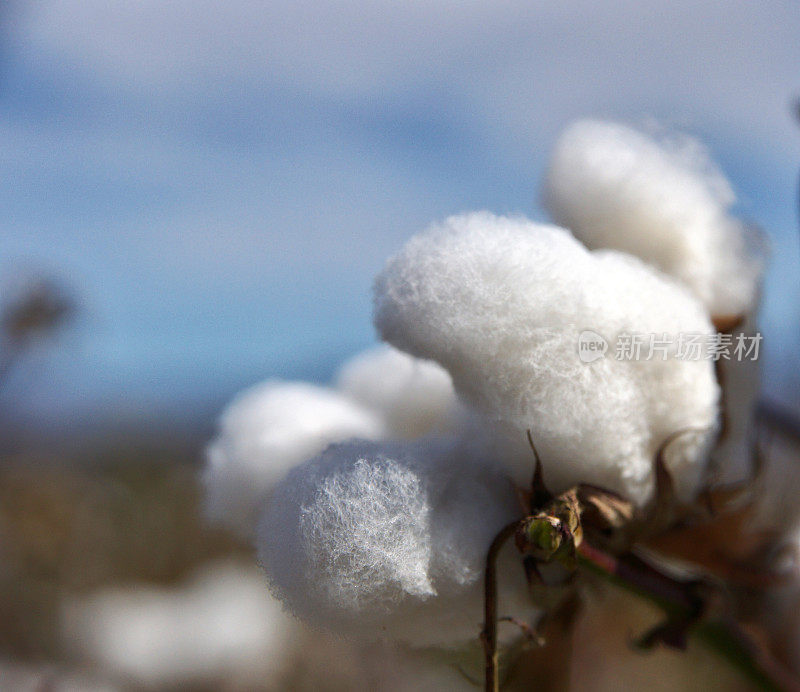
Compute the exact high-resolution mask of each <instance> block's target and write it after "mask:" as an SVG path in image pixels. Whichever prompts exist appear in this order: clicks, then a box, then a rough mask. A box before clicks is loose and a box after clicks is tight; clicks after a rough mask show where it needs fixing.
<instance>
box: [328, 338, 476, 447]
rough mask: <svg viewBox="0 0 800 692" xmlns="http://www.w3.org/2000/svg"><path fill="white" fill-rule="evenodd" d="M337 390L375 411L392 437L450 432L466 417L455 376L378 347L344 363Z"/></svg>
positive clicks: (425, 363) (427, 363) (388, 348)
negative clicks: (454, 387)
mask: <svg viewBox="0 0 800 692" xmlns="http://www.w3.org/2000/svg"><path fill="white" fill-rule="evenodd" d="M337 386H338V388H339V390H341V391H342V392H343V393H345V394H347V395H348V396H350V397H351V398H352V399H354V400H355V401H357V402H358V403H359V404H361V405H362V406H364V407H365V408H368V409H370V410H372V411H376V412H378V413H379V414H380V415H381V416H382V417H383V419H384V421H385V424H386V427H387V430H388V433H389V435H390V436H391V437H396V438H405V439H414V438H418V437H422V436H424V435H427V434H429V433H450V432H454V431H455V430H456V429H457V428H458V426H459V424H460V423H461V422H462V420H463V418H464V411H463V408H462V407H461V405H460V404H459V402H458V399H457V398H456V394H455V391H454V389H453V381H452V380H451V378H450V375H449V374H448V373H447V371H446V370H444V369H443V368H442V367H441V366H440V365H438V364H437V363H434V362H432V361H428V360H420V359H418V358H412V357H411V356H409V355H407V354H405V353H402V352H401V351H398V350H397V349H394V348H391V347H390V346H385V345H383V346H379V347H377V348H374V349H371V350H369V351H365V352H364V353H361V354H359V355H357V356H355V357H354V358H353V359H352V360H350V361H348V362H347V363H345V364H344V366H343V367H342V368H341V370H340V371H339V374H338V376H337Z"/></svg>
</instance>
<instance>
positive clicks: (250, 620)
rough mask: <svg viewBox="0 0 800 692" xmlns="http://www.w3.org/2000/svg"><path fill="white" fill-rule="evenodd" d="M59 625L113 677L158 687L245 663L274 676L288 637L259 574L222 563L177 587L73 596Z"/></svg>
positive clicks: (292, 630)
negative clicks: (267, 664)
mask: <svg viewBox="0 0 800 692" xmlns="http://www.w3.org/2000/svg"><path fill="white" fill-rule="evenodd" d="M62 624H63V633H64V634H63V636H64V638H65V640H66V641H65V643H66V645H67V646H68V648H70V649H71V650H73V651H74V652H76V653H77V654H79V655H81V656H83V657H84V658H86V659H88V660H89V661H92V662H93V663H94V664H95V665H97V666H100V667H101V668H102V669H103V670H104V671H106V672H107V673H109V674H111V675H113V676H115V677H118V678H121V679H125V680H128V681H131V682H134V683H136V684H137V685H144V686H146V687H152V688H158V689H163V688H164V687H168V686H174V685H179V684H181V683H184V684H185V683H189V682H194V683H197V682H201V681H210V680H220V679H222V678H223V677H224V676H226V675H229V674H230V673H231V672H232V671H241V670H242V669H247V668H248V667H251V668H253V667H257V668H259V670H261V671H263V672H264V673H265V674H275V675H277V674H278V673H279V664H280V662H281V661H282V660H285V658H286V656H287V654H288V653H289V652H290V651H291V649H292V647H293V645H294V641H295V636H296V627H295V625H294V624H293V622H292V620H291V618H289V617H288V616H287V615H286V614H285V613H284V612H283V611H282V609H281V607H280V605H279V604H278V603H277V602H276V601H274V600H273V599H272V598H271V597H270V595H269V591H268V589H267V585H266V583H265V582H264V579H263V575H261V574H260V573H259V572H258V570H255V571H254V568H245V567H241V566H238V565H235V564H224V563H222V564H218V565H213V566H211V567H209V568H206V569H204V570H203V571H201V572H199V573H198V574H197V575H196V576H195V577H194V578H193V579H192V580H190V581H189V582H188V583H186V584H184V585H183V586H182V587H179V588H171V589H164V588H153V587H137V588H133V587H129V588H114V589H108V590H104V591H100V592H97V593H95V594H91V595H89V596H85V597H82V598H79V599H74V600H72V601H70V602H68V603H67V604H66V606H65V608H64V612H63V618H62ZM265 661H272V666H271V668H270V669H269V670H265V669H264V662H265ZM264 682H266V680H264Z"/></svg>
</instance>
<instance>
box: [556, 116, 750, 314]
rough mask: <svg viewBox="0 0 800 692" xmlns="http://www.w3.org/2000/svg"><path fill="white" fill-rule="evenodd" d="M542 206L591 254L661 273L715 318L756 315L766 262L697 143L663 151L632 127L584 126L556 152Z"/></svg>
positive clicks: (567, 135)
mask: <svg viewBox="0 0 800 692" xmlns="http://www.w3.org/2000/svg"><path fill="white" fill-rule="evenodd" d="M543 202H544V205H545V206H546V208H547V209H548V211H549V212H550V214H551V216H552V218H553V220H554V221H555V222H556V223H558V224H560V225H562V226H564V227H566V228H569V229H570V230H572V232H573V233H574V234H575V235H576V236H577V237H578V238H579V239H580V240H582V241H583V242H584V243H586V245H587V246H588V247H590V248H614V249H617V250H623V251H625V252H629V253H631V254H633V255H636V256H637V257H640V258H641V259H643V260H645V261H646V262H648V263H650V264H653V265H654V266H656V267H658V268H659V269H661V270H662V271H664V272H665V273H667V274H669V275H671V276H674V277H675V278H677V279H678V280H680V281H682V282H683V283H685V284H686V286H687V287H688V288H689V289H690V290H691V291H692V292H693V293H694V294H695V295H696V296H697V297H698V298H699V299H700V300H701V301H702V302H703V304H704V305H705V306H706V309H707V310H708V311H709V312H710V313H711V314H712V315H715V316H730V315H741V314H745V313H748V312H750V311H752V310H753V309H754V308H755V305H756V302H757V300H758V286H759V281H760V277H761V272H762V268H763V257H762V254H763V252H760V251H758V250H757V249H756V247H755V245H756V242H757V241H756V238H755V234H754V232H753V231H751V230H748V229H746V228H745V226H744V225H743V224H742V223H740V222H739V221H737V220H736V219H735V218H733V217H732V216H731V214H730V207H731V205H732V204H733V202H734V194H733V191H732V190H731V187H730V185H729V183H728V181H727V180H726V179H725V178H724V176H723V175H722V173H721V172H720V171H719V170H718V169H717V168H716V167H715V166H714V164H713V163H712V162H711V161H710V160H709V158H708V156H707V154H706V152H705V150H704V149H703V147H701V146H700V144H699V143H697V142H695V141H694V140H691V139H689V138H685V137H684V138H681V139H680V140H678V139H673V140H671V141H667V140H663V141H658V140H656V139H654V138H653V137H650V136H648V135H646V134H643V133H641V132H638V131H636V130H634V129H631V128H629V127H626V126H624V125H619V124H615V123H607V122H598V121H593V120H583V121H578V122H576V123H574V124H572V125H571V126H570V127H568V128H567V130H566V131H565V132H564V133H563V134H562V135H561V137H560V139H559V140H558V143H557V144H556V147H555V150H554V152H553V154H552V158H551V161H550V165H549V168H548V171H547V174H546V177H545V180H544V186H543Z"/></svg>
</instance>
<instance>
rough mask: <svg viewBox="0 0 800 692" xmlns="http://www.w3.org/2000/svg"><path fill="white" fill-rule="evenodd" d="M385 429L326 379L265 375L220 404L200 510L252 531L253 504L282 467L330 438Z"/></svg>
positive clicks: (288, 466) (244, 533)
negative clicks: (323, 383)
mask: <svg viewBox="0 0 800 692" xmlns="http://www.w3.org/2000/svg"><path fill="white" fill-rule="evenodd" d="M384 434H385V427H384V424H383V422H382V420H381V418H380V416H379V415H377V414H375V413H372V412H370V411H368V410H367V409H365V408H363V407H362V406H360V405H359V404H358V403H356V402H354V401H352V400H351V399H349V398H347V397H345V396H343V395H342V394H339V393H338V392H334V391H332V390H329V389H325V388H323V387H318V386H315V385H311V384H305V383H300V382H278V381H269V382H265V383H263V384H260V385H257V386H255V387H253V388H252V389H249V390H247V391H245V392H243V393H242V394H240V395H239V396H238V397H236V399H235V400H234V401H233V403H231V404H230V406H229V407H228V408H227V409H226V410H225V412H224V413H223V415H222V418H221V420H220V423H219V432H218V434H217V437H216V438H215V439H214V440H213V441H212V443H211V444H210V445H209V446H208V449H207V450H206V466H205V468H204V471H203V484H204V486H205V491H206V497H205V501H206V502H205V510H206V514H207V516H208V517H209V519H211V520H212V521H215V522H218V523H220V524H222V525H225V526H227V527H229V528H231V529H234V530H235V531H237V532H239V533H240V534H241V535H242V536H243V537H245V538H249V537H250V536H251V535H252V531H253V528H254V526H255V521H256V514H257V511H258V506H259V504H260V503H261V501H262V500H263V498H264V497H265V496H266V495H268V494H269V492H270V491H271V489H272V487H273V486H274V485H275V484H276V483H278V482H279V481H280V480H281V479H282V478H283V476H284V475H285V474H286V472H287V471H288V470H289V469H291V468H292V467H293V466H296V465H297V464H300V463H302V462H304V461H306V460H307V459H310V458H311V457H312V456H314V455H316V454H318V453H319V452H321V451H322V450H323V449H324V448H325V447H327V446H328V445H329V444H330V443H332V442H341V441H343V440H347V439H350V438H353V437H358V438H365V439H376V438H379V437H382V436H383V435H384Z"/></svg>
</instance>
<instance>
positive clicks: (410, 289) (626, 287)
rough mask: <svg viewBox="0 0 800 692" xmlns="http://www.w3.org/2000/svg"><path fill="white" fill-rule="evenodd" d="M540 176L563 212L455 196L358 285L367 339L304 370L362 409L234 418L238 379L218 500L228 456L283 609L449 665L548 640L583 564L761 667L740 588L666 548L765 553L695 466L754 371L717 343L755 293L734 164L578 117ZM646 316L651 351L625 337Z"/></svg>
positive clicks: (733, 497)
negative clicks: (444, 211)
mask: <svg viewBox="0 0 800 692" xmlns="http://www.w3.org/2000/svg"><path fill="white" fill-rule="evenodd" d="M545 199H546V200H547V203H548V208H549V210H550V212H551V214H552V215H553V217H554V219H555V220H556V222H558V223H561V224H562V225H563V226H565V227H561V226H556V225H548V224H542V223H535V222H533V221H530V220H528V219H526V218H524V217H522V216H514V217H508V216H497V215H494V214H491V213H489V212H485V211H484V212H473V213H466V214H460V215H456V216H452V217H449V218H447V219H445V220H443V221H441V222H439V223H436V224H433V225H432V226H430V227H429V228H427V229H425V230H423V231H422V232H420V233H418V234H417V235H415V236H413V237H412V238H411V239H410V240H408V242H407V243H406V244H405V245H404V246H403V247H402V248H401V249H400V250H399V252H397V254H395V255H394V256H393V257H391V258H390V259H389V260H388V261H387V263H386V265H385V267H384V268H383V270H382V271H381V272H380V273H379V274H378V276H377V278H376V280H375V283H374V324H375V327H376V330H377V333H378V335H379V336H380V337H381V339H382V340H383V341H385V342H386V345H385V346H383V347H380V348H378V349H376V350H372V351H368V352H366V353H364V354H360V355H358V356H356V357H355V358H354V359H352V360H351V361H350V362H348V363H346V364H345V365H344V366H343V367H342V368H341V369H340V371H339V373H338V374H337V376H336V378H335V381H334V383H333V385H332V387H331V388H316V390H315V391H316V392H317V395H320V394H321V393H322V392H324V396H326V397H334V398H336V400H337V401H338V402H339V403H340V404H343V402H347V406H348V407H351V408H352V409H354V410H358V411H359V412H361V415H362V418H361V419H359V420H360V422H359V424H358V425H354V426H352V427H353V428H359V426H360V429H353V430H351V431H348V430H346V429H345V428H346V426H341V425H339V424H338V423H337V424H336V425H333V424H332V422H333V420H334V419H335V416H334V417H329V418H328V423H330V425H328V426H327V428H326V430H325V431H323V432H317V433H314V434H311V435H310V436H309V433H308V432H307V431H306V430H305V428H304V427H303V426H305V425H310V423H307V422H304V421H301V419H303V418H304V417H306V416H308V415H313V414H314V409H313V407H305V408H304V407H302V406H292V405H282V406H278V407H277V408H279V409H281V415H277V414H276V415H271V414H270V415H269V416H264V415H263V410H259V408H258V407H255V408H253V409H252V413H253V415H252V416H250V414H246V415H243V414H241V413H239V414H235V413H234V412H235V411H236V409H237V407H238V406H239V404H237V402H234V404H233V405H232V407H231V409H230V410H229V411H228V412H227V413H226V414H225V415H224V416H223V419H222V423H221V427H220V433H219V435H218V437H217V439H216V441H215V442H214V443H212V445H211V447H210V448H209V453H208V457H207V466H206V470H205V480H206V488H207V494H208V504H209V506H211V507H214V506H216V507H217V510H215V511H212V512H211V514H216V515H217V517H218V518H221V519H224V517H225V515H226V514H234V513H235V512H233V511H232V510H231V509H229V508H233V509H236V508H237V505H236V503H230V504H229V505H226V504H225V503H220V502H216V503H215V499H214V498H215V493H217V492H218V488H222V489H223V490H222V491H221V494H222V496H223V497H228V496H229V495H230V496H234V495H236V492H237V491H236V488H235V485H232V484H230V483H229V482H228V481H227V477H230V476H231V473H232V472H234V471H235V473H236V474H239V475H236V476H235V477H237V478H239V479H242V478H248V477H249V478H251V479H253V480H254V482H253V483H252V484H251V485H252V486H254V487H255V486H258V492H252V488H250V489H248V491H249V492H248V494H246V495H244V497H246V498H247V499H246V500H245V504H246V507H247V509H246V512H245V513H244V514H246V516H247V520H246V521H245V522H241V523H242V524H243V525H246V527H247V534H248V535H249V536H251V537H252V540H253V544H254V547H255V549H256V553H257V556H258V560H259V562H260V564H261V565H262V567H263V568H264V570H265V572H266V574H267V576H268V578H269V582H270V588H271V589H272V591H273V594H274V595H275V597H276V598H278V599H279V600H280V601H281V602H282V603H283V604H284V606H285V607H286V609H287V610H288V611H289V612H291V613H292V614H293V615H294V616H296V617H297V618H299V619H300V620H302V621H304V622H306V623H308V624H310V625H312V626H317V627H322V628H327V629H329V630H331V631H335V632H337V633H339V634H341V635H342V636H346V637H348V638H352V639H356V640H358V639H360V640H367V641H373V640H386V641H390V642H395V643H400V644H402V645H403V646H405V647H411V648H416V649H424V650H436V651H438V652H440V653H441V655H442V656H443V659H447V660H450V661H455V660H458V661H459V668H460V669H461V670H463V669H464V668H463V661H464V659H463V658H461V657H462V656H469V655H474V654H475V653H476V652H477V653H478V654H479V657H482V662H483V663H482V665H483V668H484V673H485V687H486V689H487V690H495V689H497V688H498V685H499V681H500V670H501V668H502V667H503V666H502V665H501V663H502V662H503V661H505V662H508V661H511V660H513V658H514V656H515V655H521V654H520V652H521V651H522V650H523V649H524V648H525V647H524V646H523V644H524V643H525V642H527V645H528V646H531V645H532V644H531V642H533V643H534V644H538V645H539V646H541V645H542V641H545V644H544V646H543V648H542V649H541V655H542V659H541V664H542V666H543V668H547V665H548V661H547V656H548V650H549V649H548V647H549V646H551V645H550V644H548V643H547V641H548V638H553V637H555V638H558V637H559V636H561V637H564V636H568V635H564V632H568V631H569V623H571V622H574V617H575V612H576V608H577V604H579V602H580V600H581V598H590V597H591V589H587V585H588V584H591V583H592V582H593V581H594V580H596V579H597V578H601V579H602V578H605V579H607V580H609V581H611V582H612V583H615V584H622V585H624V586H627V587H628V588H630V589H631V590H632V591H633V592H634V593H636V594H638V595H640V596H642V595H643V596H645V597H648V598H650V599H651V600H652V601H653V602H654V603H656V604H657V605H659V606H660V607H662V608H663V609H664V611H665V617H666V619H665V622H664V623H663V624H662V625H660V626H658V627H656V628H654V630H653V631H652V632H649V633H647V634H646V635H644V636H643V637H642V639H641V640H640V643H641V644H642V645H643V646H653V645H655V644H659V643H660V644H664V645H668V646H678V647H680V646H681V645H684V644H685V640H686V638H687V637H688V636H689V635H696V636H697V637H698V638H699V639H701V640H704V641H706V643H708V644H709V645H710V646H711V647H712V648H716V649H717V650H718V651H721V652H722V653H723V655H727V656H728V658H729V660H730V662H732V663H733V664H734V665H736V666H738V667H739V668H741V669H742V670H743V671H744V672H746V673H747V674H749V675H751V676H755V677H759V676H761V678H762V679H771V677H770V676H771V675H772V674H773V673H774V669H772V668H769V667H766V668H765V663H764V662H765V660H767V658H768V656H767V655H766V654H765V653H764V652H763V651H761V650H760V649H759V646H758V644H757V642H755V640H753V639H752V638H751V637H750V635H749V634H747V633H746V632H745V631H744V630H742V629H741V628H740V627H739V626H738V625H737V624H736V621H735V618H734V617H733V616H734V615H735V612H734V611H729V610H727V609H725V608H722V609H721V610H712V609H711V607H710V605H709V604H711V603H719V602H721V601H722V600H724V599H723V597H722V596H721V594H720V592H719V588H718V586H717V582H716V581H714V580H712V579H707V578H706V577H705V572H702V571H701V572H700V573H699V576H697V577H696V578H692V579H684V578H682V577H680V576H677V575H676V573H675V571H674V566H675V564H676V563H675V560H678V561H679V564H681V565H684V569H686V565H689V564H691V563H692V562H693V561H694V562H696V563H697V565H699V566H701V567H702V570H708V571H709V572H710V573H712V574H715V575H718V576H720V578H726V577H729V576H731V575H735V576H736V577H737V578H738V577H740V576H741V575H742V574H748V575H750V576H752V574H757V575H761V576H764V578H767V577H768V576H770V575H771V571H770V570H771V569H772V565H771V563H770V562H769V560H768V559H767V557H765V556H768V555H770V554H772V553H770V550H772V548H774V545H773V543H770V542H769V541H767V540H765V541H764V542H759V543H757V544H756V543H752V542H751V543H752V545H751V543H748V544H747V545H748V546H750V547H752V548H753V550H751V551H749V552H747V553H746V554H745V553H743V551H742V550H741V549H740V548H741V545H739V544H738V543H737V541H738V540H739V533H738V530H739V529H737V530H733V528H732V527H740V528H741V527H745V528H746V526H747V521H748V519H747V517H748V516H749V515H748V514H744V513H742V512H740V511H739V510H738V509H736V510H730V508H731V507H733V506H734V505H735V506H736V507H737V508H738V507H741V503H740V502H739V504H736V502H735V501H740V500H741V497H742V494H741V493H742V488H741V487H736V488H733V489H731V488H726V489H725V492H722V491H719V490H718V489H716V487H715V486H714V481H715V479H716V478H718V476H719V472H720V468H719V466H720V465H722V466H725V465H726V464H727V465H732V464H733V463H734V461H733V460H734V458H735V457H736V453H735V450H734V451H731V449H727V450H726V449H725V445H726V444H728V445H732V446H734V447H736V449H738V450H741V447H742V445H741V440H742V439H743V438H742V436H743V434H744V433H742V431H744V430H747V426H748V423H749V420H750V413H751V412H750V410H749V408H748V405H749V404H748V405H742V406H739V407H738V408H729V407H727V406H726V405H725V398H726V397H728V398H731V397H732V398H734V399H736V398H739V399H742V400H745V401H746V402H751V401H752V399H753V397H754V396H755V394H754V392H755V389H754V386H753V383H754V382H755V381H756V378H755V377H754V376H753V374H752V373H753V372H755V370H756V369H755V366H754V365H753V366H752V367H750V369H748V368H746V367H743V368H742V369H741V370H735V371H733V376H732V377H729V378H728V380H727V381H726V378H725V377H724V376H723V375H724V373H723V371H722V369H721V368H720V367H719V364H718V363H717V362H715V359H714V357H713V344H715V343H717V342H718V335H719V330H720V329H722V328H725V329H729V330H730V329H739V330H742V329H743V327H742V319H745V320H747V319H751V318H753V317H754V315H755V312H756V307H757V294H758V290H759V281H760V276H761V271H762V266H761V260H760V259H758V258H757V257H756V256H754V255H753V254H752V252H751V250H750V248H749V247H748V242H749V241H748V239H747V234H746V232H745V227H744V225H743V224H741V223H740V222H739V221H738V220H737V219H735V218H734V217H733V216H732V213H731V205H732V193H731V191H730V187H729V185H728V184H727V182H726V181H725V180H724V178H723V177H722V175H721V173H719V171H718V170H717V169H716V168H714V167H713V166H712V164H710V163H709V160H708V159H707V157H706V155H705V154H704V153H703V151H702V149H701V148H699V146H697V145H695V144H693V143H691V142H689V141H688V140H683V141H682V142H681V143H680V145H677V144H674V143H671V144H669V145H667V144H664V143H663V142H658V141H656V140H654V139H652V138H649V137H647V136H645V135H643V134H641V133H637V132H635V131H633V130H630V129H629V128H624V127H622V126H616V125H609V124H604V123H594V122H584V123H578V124H576V125H575V126H573V127H572V128H570V129H569V130H568V131H567V133H566V134H565V135H564V138H562V140H561V141H560V142H559V144H558V145H557V147H556V153H555V154H554V158H553V162H552V163H551V165H550V168H549V170H548V175H547V178H546V182H545ZM733 318H736V319H735V320H734V319H733ZM723 323H724V324H723ZM737 323H738V324H737ZM641 334H649V335H652V336H653V337H656V339H657V342H658V350H657V352H656V353H655V354H650V355H649V356H644V355H643V354H641V353H640V352H639V351H638V350H636V349H635V348H634V347H633V345H632V344H633V340H632V337H633V336H635V335H641ZM681 335H690V336H692V337H694V339H695V342H696V343H698V344H699V348H698V350H697V351H696V353H695V354H694V356H689V357H687V355H686V354H685V353H682V352H681V348H680V346H679V343H680V342H679V339H678V337H679V336H681ZM632 349H633V350H632ZM748 367H749V366H748ZM721 385H722V386H721ZM284 386H286V385H284ZM292 386H300V385H292ZM244 408H247V407H244ZM348 410H349V409H348ZM240 415H241V416H242V420H243V421H247V422H245V423H242V424H240V423H238V422H237V419H238V418H239V416H240ZM281 416H283V417H281ZM318 417H319V418H320V420H321V421H322V420H323V418H322V417H321V416H318ZM731 429H733V430H734V431H735V436H734V437H731V436H730V430H731ZM261 434H264V435H265V436H266V437H265V438H264V439H268V438H269V437H270V436H273V435H274V436H281V435H285V438H286V440H287V445H288V447H287V448H291V449H292V450H293V452H292V454H290V455H287V454H282V453H280V451H279V449H278V447H277V446H275V445H273V446H268V445H265V444H263V442H262V441H258V442H255V443H254V440H259V436H260V435H261ZM726 434H728V435H729V436H728V437H727V438H726V436H725V435H726ZM736 435H738V437H736ZM310 437H313V444H312V443H310V442H309V439H310ZM291 440H294V441H295V442H296V443H297V444H296V445H293V444H292V443H291ZM720 450H723V451H722V452H721V451H720ZM215 468H216V469H217V471H215ZM220 469H222V470H223V472H219V470H220ZM240 469H246V472H245V473H241V474H240V471H239V470H240ZM724 470H725V469H723V471H724ZM257 478H268V479H269V480H268V481H263V482H262V481H257V482H255V479H257ZM721 510H723V511H724V512H728V511H734V514H733V515H729V514H719V512H720V511H721ZM736 512H738V513H736ZM240 516H243V515H242V514H240ZM698 531H699V532H700V533H697V532H698ZM686 532H688V534H687V533H686ZM692 532H695V533H692ZM703 532H705V533H703ZM687 536H688V537H687ZM712 536H713V538H711V537H712ZM676 545H678V548H680V549H676ZM643 548H646V554H647V555H648V556H650V557H648V558H644V557H643V553H642V552H641V551H642V549H643ZM756 548H757V549H756ZM684 549H686V550H684ZM729 549H730V550H729ZM659 551H661V552H659ZM709 556H711V557H709ZM715 560H716V561H717V563H715V562H714V561H715ZM734 586H735V585H734ZM554 623H557V625H554ZM558 623H560V624H558ZM559 627H561V630H559ZM559 631H560V632H561V634H560V635H559V634H558V632H559ZM554 632H555V634H554ZM741 647H744V650H745V651H746V652H750V653H746V654H742V649H741ZM534 648H535V646H534ZM753 651H757V652H758V655H756V654H753V653H752V652H753ZM448 652H449V653H448ZM470 652H471V654H470ZM527 655H531V654H527ZM765 656H767V658H765ZM562 668H563V666H562ZM767 668H769V669H767Z"/></svg>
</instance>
